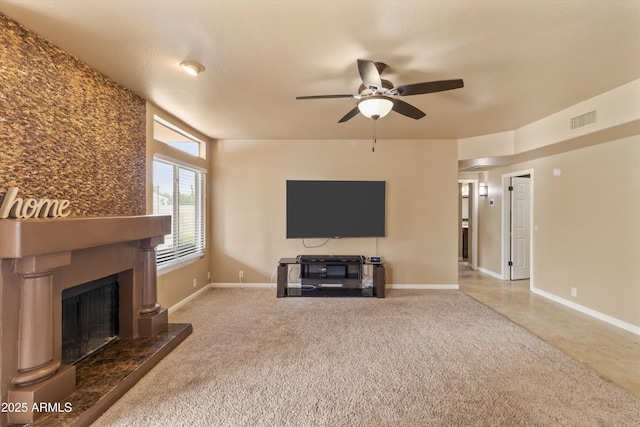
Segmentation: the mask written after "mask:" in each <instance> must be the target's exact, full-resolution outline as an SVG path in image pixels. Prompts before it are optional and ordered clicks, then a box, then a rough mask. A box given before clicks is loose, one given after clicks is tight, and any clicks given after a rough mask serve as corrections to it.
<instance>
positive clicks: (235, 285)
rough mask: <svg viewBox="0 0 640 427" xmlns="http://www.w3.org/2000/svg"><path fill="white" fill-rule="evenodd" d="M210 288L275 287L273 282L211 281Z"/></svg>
mask: <svg viewBox="0 0 640 427" xmlns="http://www.w3.org/2000/svg"><path fill="white" fill-rule="evenodd" d="M211 287H212V288H271V289H275V288H276V284H275V283H212V284H211Z"/></svg>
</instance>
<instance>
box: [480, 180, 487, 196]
mask: <svg viewBox="0 0 640 427" xmlns="http://www.w3.org/2000/svg"><path fill="white" fill-rule="evenodd" d="M478 194H479V195H481V196H483V197H487V196H488V195H489V187H488V186H487V184H485V183H484V182H481V183H480V186H479V187H478Z"/></svg>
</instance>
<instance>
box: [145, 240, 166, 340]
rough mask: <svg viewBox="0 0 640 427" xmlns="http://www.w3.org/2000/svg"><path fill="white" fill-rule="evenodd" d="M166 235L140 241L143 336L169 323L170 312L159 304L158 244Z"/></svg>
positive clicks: (151, 333) (151, 334)
mask: <svg viewBox="0 0 640 427" xmlns="http://www.w3.org/2000/svg"><path fill="white" fill-rule="evenodd" d="M163 242H164V236H162V237H157V238H151V239H143V240H141V241H140V249H141V252H142V253H141V255H142V256H141V258H142V304H141V305H142V306H141V308H140V310H139V313H140V317H139V318H138V331H139V333H140V335H141V336H143V337H151V336H154V335H155V334H157V333H158V332H159V331H160V330H162V329H163V328H164V327H165V326H167V324H168V323H169V312H168V311H167V309H166V308H161V307H160V304H158V287H157V276H158V273H157V271H158V270H157V266H156V246H158V245H159V244H160V243H163Z"/></svg>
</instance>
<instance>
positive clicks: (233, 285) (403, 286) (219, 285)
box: [210, 283, 460, 289]
mask: <svg viewBox="0 0 640 427" xmlns="http://www.w3.org/2000/svg"><path fill="white" fill-rule="evenodd" d="M210 286H211V287H212V288H271V289H275V288H276V284H275V283H212V284H211V285H210ZM289 287H290V288H299V287H300V284H299V283H289ZM385 289H460V287H459V286H458V285H457V284H453V285H438V284H433V285H426V284H399V285H394V284H389V283H388V284H387V285H386V286H385Z"/></svg>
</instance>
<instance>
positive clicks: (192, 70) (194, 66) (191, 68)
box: [180, 61, 205, 76]
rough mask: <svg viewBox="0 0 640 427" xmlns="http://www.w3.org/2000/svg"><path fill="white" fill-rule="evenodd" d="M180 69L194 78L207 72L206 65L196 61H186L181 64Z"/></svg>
mask: <svg viewBox="0 0 640 427" xmlns="http://www.w3.org/2000/svg"><path fill="white" fill-rule="evenodd" d="M180 67H182V69H183V70H185V71H186V72H187V73H189V74H191V75H192V76H197V75H198V74H200V73H201V72H203V71H204V70H205V68H204V65H202V64H200V63H198V62H196V61H184V62H181V63H180Z"/></svg>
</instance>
